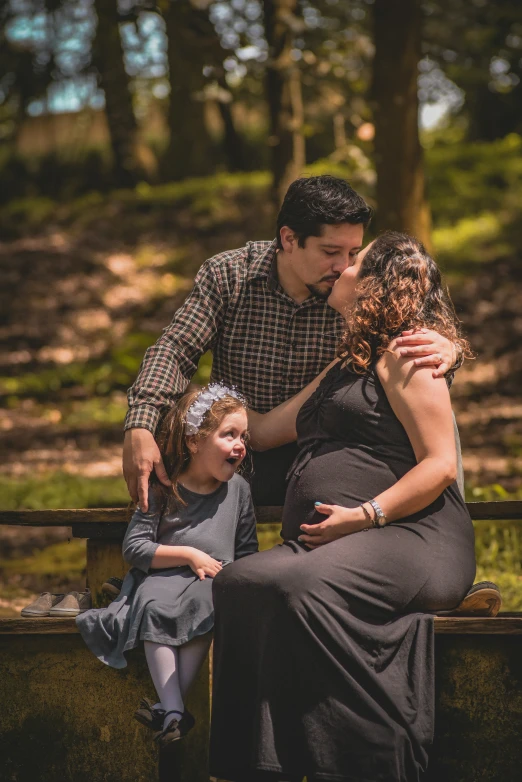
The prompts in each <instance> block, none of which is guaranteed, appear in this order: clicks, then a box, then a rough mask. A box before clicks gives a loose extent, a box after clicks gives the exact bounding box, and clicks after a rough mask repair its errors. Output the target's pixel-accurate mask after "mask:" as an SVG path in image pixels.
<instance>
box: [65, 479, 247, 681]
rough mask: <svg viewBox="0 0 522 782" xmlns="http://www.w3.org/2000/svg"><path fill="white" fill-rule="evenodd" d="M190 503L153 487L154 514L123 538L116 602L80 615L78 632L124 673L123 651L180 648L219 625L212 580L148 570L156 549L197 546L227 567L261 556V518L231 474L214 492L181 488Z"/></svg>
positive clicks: (138, 516) (140, 518) (185, 570)
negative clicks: (180, 503) (146, 646)
mask: <svg viewBox="0 0 522 782" xmlns="http://www.w3.org/2000/svg"><path fill="white" fill-rule="evenodd" d="M180 494H181V496H182V497H183V499H184V500H185V502H186V503H187V505H186V506H185V507H176V503H175V501H174V498H173V497H172V496H169V495H168V494H167V492H166V491H165V490H164V489H162V488H161V486H158V485H153V486H151V488H150V489H149V510H148V512H147V513H144V512H143V511H141V510H140V509H139V508H138V509H137V510H136V512H135V513H134V515H133V517H132V519H131V521H130V523H129V527H128V529H127V532H126V534H125V538H124V540H123V556H124V559H125V560H126V561H127V562H128V563H129V564H130V565H131V569H130V570H129V572H128V573H127V575H126V576H125V578H124V580H123V586H122V589H121V592H120V594H119V596H118V597H117V598H116V600H114V601H113V602H112V603H111V604H110V605H109V606H108V607H107V608H98V609H96V608H93V609H91V610H89V611H85V612H84V613H82V614H79V615H78V616H77V617H76V624H77V626H78V629H79V631H80V633H81V635H82V637H83V639H84V641H85V643H86V644H87V646H88V647H89V649H90V650H91V651H92V652H93V653H94V654H95V655H96V657H98V659H99V660H101V661H102V662H104V663H106V664H107V665H111V666H112V667H113V668H125V667H126V665H127V661H126V659H125V656H124V654H125V652H127V651H128V650H129V649H133V648H134V647H136V646H137V645H138V642H139V641H140V640H142V641H154V642H155V643H160V644H167V645H169V646H181V645H182V644H185V643H187V642H188V641H190V640H191V638H194V637H195V636H198V635H203V634H204V633H207V632H208V631H209V630H211V629H212V627H213V625H214V608H213V605H212V579H211V578H208V577H207V578H205V579H204V580H203V581H201V580H200V579H199V578H198V576H196V575H195V573H193V572H192V570H191V569H190V567H188V566H182V567H173V568H165V569H162V570H150V564H151V562H152V559H153V557H154V554H155V552H156V549H157V548H158V546H159V545H167V546H192V547H194V548H197V549H199V550H200V551H204V552H205V553H206V554H209V555H210V556H211V557H214V559H218V560H220V561H221V562H222V563H223V565H228V564H229V563H230V562H232V561H233V560H234V559H239V558H241V557H244V556H246V555H247V554H253V553H254V552H256V551H257V550H258V544H257V535H256V520H255V516H254V508H253V505H252V499H251V496H250V489H249V487H248V484H247V482H246V481H245V480H244V479H243V478H241V476H239V475H234V476H233V477H232V479H231V480H230V481H229V482H228V483H223V484H221V486H220V487H219V488H218V489H216V491H214V492H212V493H211V494H196V493H195V492H192V491H189V490H188V489H185V488H184V487H182V486H181V487H180Z"/></svg>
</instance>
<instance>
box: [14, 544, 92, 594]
mask: <svg viewBox="0 0 522 782" xmlns="http://www.w3.org/2000/svg"><path fill="white" fill-rule="evenodd" d="M86 548H87V541H86V540H81V539H78V538H71V539H70V540H68V541H63V542H61V543H53V544H52V545H51V546H46V547H45V548H43V549H40V550H38V549H35V550H34V551H33V552H32V554H31V556H29V557H21V558H19V559H4V560H0V570H1V571H2V574H3V576H4V577H6V578H7V579H9V578H10V577H11V576H13V575H17V576H42V577H43V578H49V577H51V578H56V581H57V582H62V581H63V580H64V579H66V580H70V581H76V580H78V579H79V578H80V577H81V575H82V573H84V572H85V565H86ZM2 591H3V590H2Z"/></svg>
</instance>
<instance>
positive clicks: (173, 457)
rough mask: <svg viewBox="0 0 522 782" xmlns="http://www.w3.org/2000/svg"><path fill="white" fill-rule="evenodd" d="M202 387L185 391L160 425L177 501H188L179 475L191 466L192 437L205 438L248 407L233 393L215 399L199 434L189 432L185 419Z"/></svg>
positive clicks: (161, 441) (194, 438)
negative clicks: (181, 488) (234, 414)
mask: <svg viewBox="0 0 522 782" xmlns="http://www.w3.org/2000/svg"><path fill="white" fill-rule="evenodd" d="M201 392H202V389H201V388H199V389H194V390H193V391H189V392H188V393H186V394H184V395H183V396H182V397H181V399H180V400H179V401H178V402H177V404H176V405H175V406H174V407H172V408H171V409H170V410H169V412H168V413H167V415H166V416H165V419H164V420H163V424H162V426H161V429H160V433H159V436H158V447H159V449H160V451H161V455H162V457H163V464H164V465H165V469H166V471H167V475H168V476H169V478H170V480H171V483H172V493H173V495H174V499H175V500H176V502H177V503H179V504H181V505H186V503H185V501H184V500H183V499H182V497H181V495H180V493H179V488H178V479H179V476H180V475H181V473H182V472H183V470H185V469H186V468H187V467H188V463H189V462H190V458H191V453H190V450H189V447H188V444H187V441H188V439H189V438H190V439H191V440H195V441H196V442H197V441H198V440H204V439H205V437H208V435H209V434H212V432H214V431H215V430H216V429H217V428H218V426H219V425H220V424H221V422H222V421H223V419H224V417H225V416H226V415H229V413H235V412H236V411H237V410H245V409H246V404H245V402H244V401H243V400H242V399H236V398H235V397H233V396H225V397H223V399H219V400H218V401H217V402H214V404H213V405H212V407H211V408H210V409H209V410H207V412H206V413H205V415H204V416H203V421H202V423H201V426H200V427H199V430H198V431H197V433H196V434H193V435H187V434H185V421H186V417H187V413H188V411H189V408H190V407H191V405H192V404H193V402H195V401H196V399H197V398H198V396H199V395H200V394H201Z"/></svg>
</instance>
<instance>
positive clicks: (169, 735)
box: [154, 709, 196, 749]
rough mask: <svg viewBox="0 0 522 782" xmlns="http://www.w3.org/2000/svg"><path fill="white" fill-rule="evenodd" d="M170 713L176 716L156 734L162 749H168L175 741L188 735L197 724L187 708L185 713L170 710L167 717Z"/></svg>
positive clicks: (155, 737) (156, 739)
mask: <svg viewBox="0 0 522 782" xmlns="http://www.w3.org/2000/svg"><path fill="white" fill-rule="evenodd" d="M169 714H172V715H174V716H173V717H172V719H171V720H170V721H169V722H168V723H167V725H166V727H165V728H163V730H160V731H158V733H156V734H155V736H154V741H155V742H156V743H157V744H158V746H159V748H160V749H168V748H169V747H171V746H172V744H174V742H175V741H179V739H182V738H183V737H184V736H186V735H187V733H188V732H189V731H190V730H192V728H193V727H194V725H195V724H196V720H195V719H194V717H193V716H192V714H191V713H190V711H187V709H185V711H184V712H183V714H181V712H179V711H168V712H167V713H166V714H165V717H166V716H167V715H169Z"/></svg>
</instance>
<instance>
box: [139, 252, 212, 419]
mask: <svg viewBox="0 0 522 782" xmlns="http://www.w3.org/2000/svg"><path fill="white" fill-rule="evenodd" d="M223 288H224V286H223V285H222V283H221V281H220V278H218V274H217V269H216V268H215V264H212V263H211V261H206V262H205V263H204V264H203V266H202V267H201V269H200V270H199V272H198V274H197V276H196V279H195V282H194V288H193V289H192V291H191V293H190V294H189V295H188V297H187V299H186V300H185V303H184V304H183V305H182V306H181V307H180V308H179V309H178V310H177V312H176V313H175V315H174V318H173V320H172V322H171V323H170V325H169V326H168V327H167V328H166V329H165V330H164V331H163V334H162V335H161V337H160V338H159V339H158V341H157V342H156V343H155V344H154V345H152V346H151V347H150V348H148V349H147V351H146V352H145V356H144V359H143V361H142V364H141V367H140V371H139V374H138V377H137V378H136V381H135V382H134V384H133V385H132V386H131V388H129V391H128V393H127V397H128V400H129V410H128V412H127V416H126V418H125V429H132V428H135V427H139V428H143V429H148V430H149V431H150V432H152V434H154V433H155V431H156V428H157V425H158V423H159V420H160V418H161V415H162V413H163V411H164V409H165V408H166V407H172V405H173V404H174V403H175V402H176V400H177V398H178V397H179V396H180V395H181V394H182V393H183V392H184V391H185V389H186V387H187V386H188V384H189V382H190V380H191V378H192V376H193V375H194V373H195V372H196V370H197V368H198V361H199V359H200V358H201V356H202V355H203V353H205V351H207V350H208V349H209V348H211V347H212V346H213V344H214V342H215V340H216V339H217V335H218V332H219V330H220V328H221V324H222V321H223V315H224V312H225V308H226V302H225V299H226V296H225V291H224V290H223Z"/></svg>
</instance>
